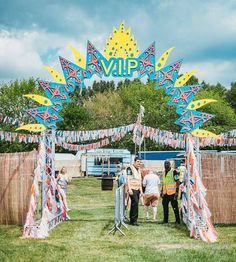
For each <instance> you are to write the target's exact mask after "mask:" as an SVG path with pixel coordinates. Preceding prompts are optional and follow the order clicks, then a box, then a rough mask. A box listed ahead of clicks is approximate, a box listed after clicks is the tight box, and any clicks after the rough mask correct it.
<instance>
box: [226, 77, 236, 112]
mask: <svg viewBox="0 0 236 262" xmlns="http://www.w3.org/2000/svg"><path fill="white" fill-rule="evenodd" d="M226 100H227V101H228V103H229V104H230V105H231V106H232V108H233V109H234V111H235V112H236V82H233V83H231V88H230V90H228V91H227V92H226Z"/></svg>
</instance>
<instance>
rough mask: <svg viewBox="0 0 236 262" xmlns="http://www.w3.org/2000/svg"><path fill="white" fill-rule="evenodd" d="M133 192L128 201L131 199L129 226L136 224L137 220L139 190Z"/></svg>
mask: <svg viewBox="0 0 236 262" xmlns="http://www.w3.org/2000/svg"><path fill="white" fill-rule="evenodd" d="M132 191H133V195H130V199H131V207H130V214H129V217H130V224H134V223H137V220H138V203H139V195H140V191H139V190H134V189H132Z"/></svg>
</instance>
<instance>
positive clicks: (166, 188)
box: [162, 170, 176, 195]
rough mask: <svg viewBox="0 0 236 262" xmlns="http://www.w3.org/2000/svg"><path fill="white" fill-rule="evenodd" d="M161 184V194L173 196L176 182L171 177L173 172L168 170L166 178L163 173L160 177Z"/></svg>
mask: <svg viewBox="0 0 236 262" xmlns="http://www.w3.org/2000/svg"><path fill="white" fill-rule="evenodd" d="M162 183H163V194H164V195H165V194H167V195H173V194H175V193H176V182H175V179H174V175H173V170H170V171H169V172H168V173H167V174H166V176H165V171H164V172H163V175H162Z"/></svg>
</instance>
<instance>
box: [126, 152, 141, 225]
mask: <svg viewBox="0 0 236 262" xmlns="http://www.w3.org/2000/svg"><path fill="white" fill-rule="evenodd" d="M140 164H141V160H140V159H139V158H138V157H135V158H134V164H133V165H131V166H130V167H128V168H127V187H128V194H129V196H130V199H131V207H130V225H132V226H138V225H139V224H138V223H137V220H138V204H139V197H140V195H143V191H142V178H141V171H140Z"/></svg>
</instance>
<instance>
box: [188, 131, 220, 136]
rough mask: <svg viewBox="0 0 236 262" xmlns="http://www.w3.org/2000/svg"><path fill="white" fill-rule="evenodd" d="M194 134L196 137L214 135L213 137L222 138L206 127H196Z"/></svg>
mask: <svg viewBox="0 0 236 262" xmlns="http://www.w3.org/2000/svg"><path fill="white" fill-rule="evenodd" d="M192 135H193V136H195V137H212V138H220V136H219V135H216V134H214V133H212V132H210V131H207V130H204V129H195V130H193V132H192Z"/></svg>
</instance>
